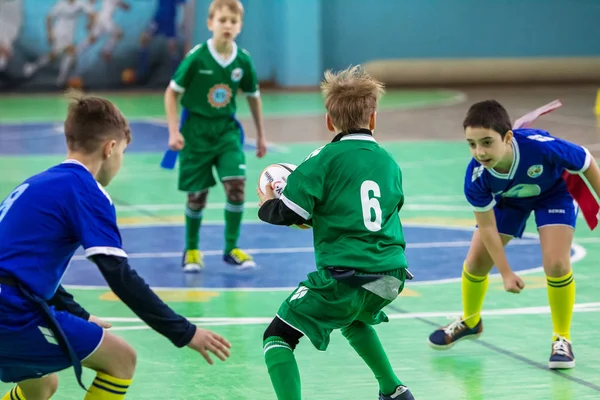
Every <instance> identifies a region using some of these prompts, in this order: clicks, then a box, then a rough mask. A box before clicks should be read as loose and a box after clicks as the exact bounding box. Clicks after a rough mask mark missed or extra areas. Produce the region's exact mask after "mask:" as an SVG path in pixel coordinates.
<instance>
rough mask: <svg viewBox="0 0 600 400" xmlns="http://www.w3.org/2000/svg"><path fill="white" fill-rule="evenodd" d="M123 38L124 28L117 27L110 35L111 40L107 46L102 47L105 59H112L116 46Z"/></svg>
mask: <svg viewBox="0 0 600 400" xmlns="http://www.w3.org/2000/svg"><path fill="white" fill-rule="evenodd" d="M122 38H123V31H122V30H120V29H115V31H114V32H112V34H111V36H110V40H109V41H108V43H107V44H106V46H104V48H103V49H102V57H104V60H105V61H110V59H111V55H112V51H113V49H114V47H115V46H116V45H117V43H118V42H119V40H121V39H122Z"/></svg>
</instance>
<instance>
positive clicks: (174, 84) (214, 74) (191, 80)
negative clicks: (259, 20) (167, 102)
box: [170, 39, 260, 118]
mask: <svg viewBox="0 0 600 400" xmlns="http://www.w3.org/2000/svg"><path fill="white" fill-rule="evenodd" d="M170 87H171V88H172V89H173V90H175V91H176V92H179V93H183V96H182V97H181V105H182V106H183V107H185V108H186V109H187V110H188V111H190V112H192V113H195V114H199V115H202V116H204V117H207V118H219V117H231V116H232V115H234V114H235V112H236V103H235V97H236V94H237V91H238V89H241V90H242V91H243V92H244V93H246V94H247V95H249V96H259V94H260V92H259V90H258V79H257V77H256V71H255V70H254V65H253V64H252V60H251V59H250V54H249V53H248V52H247V51H246V50H244V49H240V48H238V47H237V45H236V44H235V42H234V43H233V51H232V53H231V55H230V56H229V58H228V59H226V60H225V59H223V58H222V57H221V55H220V54H219V53H218V52H217V50H216V49H215V47H214V44H213V42H212V39H209V40H208V41H207V42H206V43H202V44H199V45H197V46H196V47H194V48H193V49H192V50H190V51H189V52H188V54H187V55H186V56H185V58H184V59H183V61H182V62H181V64H180V65H179V67H178V68H177V71H176V72H175V75H174V76H173V79H172V80H171V83H170Z"/></svg>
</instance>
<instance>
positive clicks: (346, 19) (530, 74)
mask: <svg viewBox="0 0 600 400" xmlns="http://www.w3.org/2000/svg"><path fill="white" fill-rule="evenodd" d="M58 1H59V0H3V1H0V24H2V25H3V26H4V25H5V21H4V19H3V17H2V14H4V15H6V13H4V12H2V7H4V4H6V3H11V2H12V3H14V4H20V7H21V11H22V22H21V23H20V25H19V27H18V34H17V35H15V37H14V42H13V50H14V51H13V55H12V57H11V58H10V59H9V60H8V64H7V66H6V67H5V68H4V69H2V68H0V90H4V91H6V90H13V91H27V90H57V89H62V88H63V87H64V85H63V86H61V84H57V78H58V77H59V75H60V65H61V62H62V61H61V60H60V59H58V60H55V61H54V62H49V63H47V64H46V65H44V66H43V67H41V68H38V70H37V71H36V72H35V74H33V75H32V76H29V77H26V76H25V74H24V71H23V70H24V65H25V64H26V63H33V62H35V61H36V60H39V59H40V58H41V57H44V55H45V54H48V53H49V51H50V50H51V46H50V45H49V43H48V38H47V33H46V27H45V24H46V21H45V19H46V16H47V15H48V13H49V11H50V10H51V9H52V7H53V6H54V5H55V4H56V3H57V2H58ZM61 1H64V0H61ZM78 1H83V2H85V3H89V2H90V0H78ZM123 1H124V2H125V3H127V4H128V5H129V9H128V10H123V9H118V10H117V11H116V12H115V14H114V22H115V24H116V25H117V26H119V27H121V28H122V29H123V31H124V35H123V37H122V39H121V40H120V41H119V42H117V44H116V45H115V46H114V48H113V50H112V53H111V58H110V60H106V59H105V57H103V56H102V49H103V48H104V46H105V45H106V44H107V43H108V42H109V41H110V38H109V37H108V35H105V36H104V37H101V38H99V40H98V42H97V43H95V44H94V45H92V46H90V47H88V48H86V49H84V50H83V51H82V52H80V53H77V60H76V63H74V64H73V66H72V67H71V68H70V72H69V76H68V79H67V80H66V84H67V85H69V84H70V85H75V86H76V85H83V86H84V87H85V88H89V89H94V90H97V89H127V88H140V87H150V88H162V87H164V86H165V85H166V84H167V82H168V80H169V77H170V74H171V72H172V62H171V61H170V57H169V55H168V52H167V47H166V41H165V39H164V38H162V37H156V38H155V39H154V40H152V42H151V45H150V48H149V51H148V62H147V65H148V69H147V73H146V76H144V77H143V79H142V78H141V77H140V76H138V75H139V74H138V70H139V65H140V51H139V41H140V36H141V34H142V32H144V30H145V29H147V28H148V26H149V24H150V22H151V21H152V19H153V16H154V12H155V10H156V7H157V4H158V1H159V0H123ZM103 2H104V0H95V1H94V4H93V7H94V9H95V10H96V11H99V10H100V9H101V7H102V4H103ZM187 2H188V5H187V7H188V8H186V9H182V10H186V11H185V12H183V13H182V12H180V14H179V16H178V20H177V21H178V24H177V25H178V26H179V27H181V30H180V31H179V35H180V37H182V38H183V39H182V40H180V41H179V42H178V46H179V50H180V52H183V51H184V50H185V48H189V44H190V43H192V42H200V41H204V40H206V39H207V38H208V37H209V32H208V30H207V29H206V16H207V8H208V4H209V3H210V0H187ZM242 3H243V4H244V6H245V8H246V16H245V19H244V27H243V31H242V34H241V35H240V37H239V39H238V43H239V44H240V45H241V46H242V47H244V48H246V49H247V50H249V51H250V53H251V55H252V56H253V58H254V62H255V66H256V70H257V73H258V75H259V78H260V80H261V81H263V82H271V83H273V84H276V85H278V86H283V87H312V86H316V85H317V84H318V82H319V79H320V77H321V76H322V73H323V70H324V69H327V68H334V69H340V68H344V67H346V66H348V65H350V64H359V63H360V64H362V65H363V66H364V67H365V68H366V69H368V70H370V71H371V72H373V73H374V74H375V75H377V76H378V77H380V78H381V79H383V80H385V81H386V82H387V83H388V84H394V83H395V84H452V83H489V82H535V81H545V82H551V81H556V82H567V81H600V40H599V39H600V1H599V0H552V1H548V0H520V1H516V0H493V1H492V0H486V1H482V0H242ZM9 20H14V19H11V18H9ZM86 22H87V19H86V17H85V15H82V16H80V17H79V18H78V20H77V28H76V33H75V43H76V44H80V43H82V42H83V41H84V40H85V38H86V37H87V31H86ZM3 35H4V36H6V29H5V28H4V27H3V28H0V43H2V39H3V38H2V36H3ZM9 36H10V35H9ZM186 38H187V39H191V40H189V41H188V43H187V47H186V43H185V39H186Z"/></svg>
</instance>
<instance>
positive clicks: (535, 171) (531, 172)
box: [527, 164, 544, 178]
mask: <svg viewBox="0 0 600 400" xmlns="http://www.w3.org/2000/svg"><path fill="white" fill-rule="evenodd" d="M542 172H544V166H543V165H540V164H536V165H532V166H531V167H529V169H528V170H527V175H528V176H529V177H530V178H537V177H538V176H540V175H541V174H542Z"/></svg>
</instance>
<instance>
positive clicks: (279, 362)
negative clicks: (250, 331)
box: [263, 336, 302, 400]
mask: <svg viewBox="0 0 600 400" xmlns="http://www.w3.org/2000/svg"><path fill="white" fill-rule="evenodd" d="M263 348H264V352H265V363H266V364H267V369H268V370H269V376H270V377H271V383H272V384H273V389H275V393H276V394H277V399H278V400H301V399H302V395H301V390H300V371H298V364H297V363H296V357H294V352H293V350H292V348H291V347H290V345H289V344H287V343H286V342H285V341H284V340H283V339H282V338H280V337H279V336H271V337H268V338H267V339H265V341H264V343H263Z"/></svg>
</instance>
